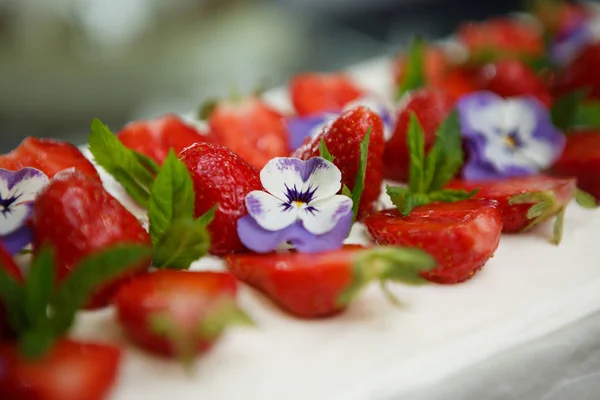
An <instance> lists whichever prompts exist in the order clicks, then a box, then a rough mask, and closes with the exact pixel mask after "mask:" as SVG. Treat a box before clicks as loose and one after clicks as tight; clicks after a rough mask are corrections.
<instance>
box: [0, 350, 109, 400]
mask: <svg viewBox="0 0 600 400" xmlns="http://www.w3.org/2000/svg"><path fill="white" fill-rule="evenodd" d="M120 358H121V351H120V350H119V349H118V348H117V347H114V346H111V345H108V344H99V343H98V344H96V343H84V342H76V341H73V340H70V339H61V340H60V341H58V342H57V343H56V344H55V346H54V347H53V348H52V349H51V350H50V351H49V352H48V354H46V355H45V356H43V357H42V358H41V359H36V360H28V359H26V358H24V357H23V356H21V355H20V354H19V353H18V350H17V346H16V345H15V344H3V345H1V346H0V365H2V370H1V372H0V393H2V398H3V399H6V400H9V399H11V400H102V399H106V398H107V397H108V395H109V393H110V390H111V387H112V386H113V384H114V382H115V380H116V377H117V373H118V369H119V362H120Z"/></svg>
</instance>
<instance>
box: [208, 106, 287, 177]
mask: <svg viewBox="0 0 600 400" xmlns="http://www.w3.org/2000/svg"><path fill="white" fill-rule="evenodd" d="M208 124H209V128H210V130H209V137H210V139H211V141H212V142H214V143H217V144H220V145H222V146H225V147H227V148H229V149H230V150H231V151H233V152H234V153H237V154H239V155H240V156H241V157H242V158H243V159H244V160H246V161H248V162H249V163H250V164H252V165H254V166H255V167H257V168H262V167H264V166H265V164H266V163H267V162H268V161H269V160H270V159H272V158H275V157H285V156H287V155H288V154H289V152H290V150H289V148H288V134H287V129H286V127H285V123H284V120H283V116H282V115H281V114H280V113H279V112H278V111H276V110H274V109H273V108H271V107H269V106H268V105H266V104H265V103H264V102H263V101H262V100H260V99H259V98H258V97H250V98H247V99H243V100H236V101H227V102H219V103H217V104H216V105H215V107H214V108H213V109H212V111H211V113H210V116H209V117H208Z"/></svg>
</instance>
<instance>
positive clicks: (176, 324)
mask: <svg viewBox="0 0 600 400" xmlns="http://www.w3.org/2000/svg"><path fill="white" fill-rule="evenodd" d="M236 292H237V282H236V280H235V278H234V277H233V276H232V275H230V274H228V273H223V272H208V271H203V272H183V271H175V270H160V271H156V272H154V273H149V274H145V275H143V276H141V277H139V278H136V279H135V280H133V281H132V282H131V283H129V284H127V285H124V286H123V287H122V288H121V289H120V290H119V293H118V294H117V296H116V298H115V306H116V309H117V318H118V320H119V323H120V325H121V327H122V328H123V329H124V330H125V332H126V333H127V335H128V336H129V337H130V338H131V339H132V340H133V341H134V342H136V343H137V344H138V345H140V346H141V347H143V348H144V349H146V350H148V351H151V352H153V353H157V354H159V355H163V356H180V357H184V358H191V357H192V356H193V355H195V354H196V353H197V352H202V351H205V350H207V349H208V348H209V347H210V346H211V345H212V344H213V343H214V341H215V340H216V339H217V337H218V335H219V334H220V333H221V331H222V330H223V329H224V328H225V326H226V325H227V324H228V323H234V322H240V321H243V320H240V319H239V317H240V316H243V315H244V314H243V313H241V311H240V310H239V309H238V308H237V307H236V306H235V296H236ZM236 318H237V320H236ZM246 320H247V317H246Z"/></svg>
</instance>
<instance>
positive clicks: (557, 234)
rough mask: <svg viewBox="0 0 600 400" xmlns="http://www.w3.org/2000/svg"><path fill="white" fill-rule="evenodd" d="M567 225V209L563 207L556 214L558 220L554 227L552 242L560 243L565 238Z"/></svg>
mask: <svg viewBox="0 0 600 400" xmlns="http://www.w3.org/2000/svg"><path fill="white" fill-rule="evenodd" d="M564 227H565V209H564V208H561V209H560V210H558V213H557V214H556V220H555V221H554V229H553V230H552V243H554V244H555V245H559V244H560V242H561V241H562V238H563V231H564Z"/></svg>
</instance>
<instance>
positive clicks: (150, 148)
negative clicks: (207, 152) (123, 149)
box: [117, 114, 206, 164]
mask: <svg viewBox="0 0 600 400" xmlns="http://www.w3.org/2000/svg"><path fill="white" fill-rule="evenodd" d="M117 137H118V138H119V140H120V141H121V143H123V144H124V145H125V146H127V147H129V148H130V149H132V150H135V151H137V152H139V153H142V154H144V155H145V156H148V157H150V158H151V159H153V160H154V161H156V162H157V163H158V164H162V163H163V161H164V160H165V158H167V154H168V153H169V150H170V149H173V150H174V151H175V153H176V154H179V153H180V152H181V151H182V150H183V149H185V148H186V147H188V146H191V145H192V144H194V143H196V142H204V141H206V136H203V135H201V134H200V133H199V132H198V131H197V130H196V129H194V128H192V127H191V126H189V125H187V124H186V123H185V122H183V121H182V120H181V119H180V118H179V117H177V116H176V115H174V114H167V115H165V116H163V117H160V118H157V119H153V120H148V121H135V122H131V123H129V124H127V125H125V127H124V128H123V129H122V130H121V131H120V132H119V133H118V134H117Z"/></svg>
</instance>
